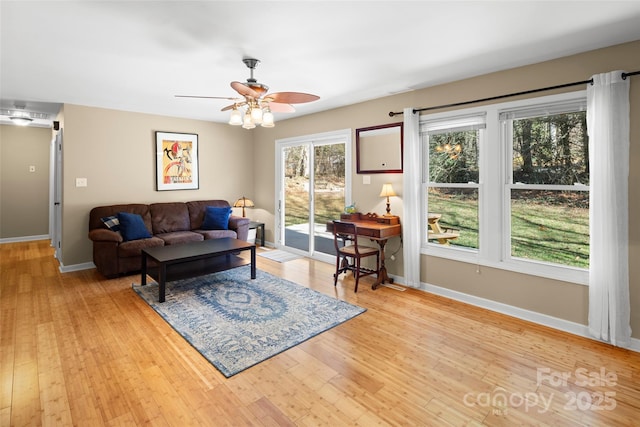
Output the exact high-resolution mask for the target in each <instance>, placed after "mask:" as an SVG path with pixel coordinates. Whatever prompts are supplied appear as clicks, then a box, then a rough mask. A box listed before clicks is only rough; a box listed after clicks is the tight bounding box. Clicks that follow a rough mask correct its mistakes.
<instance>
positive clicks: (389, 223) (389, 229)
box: [327, 213, 402, 289]
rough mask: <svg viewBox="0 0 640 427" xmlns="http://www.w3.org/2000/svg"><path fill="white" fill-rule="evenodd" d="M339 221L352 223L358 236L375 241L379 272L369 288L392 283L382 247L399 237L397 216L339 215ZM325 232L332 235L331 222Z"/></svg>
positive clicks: (399, 227)
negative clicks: (378, 254) (378, 249)
mask: <svg viewBox="0 0 640 427" xmlns="http://www.w3.org/2000/svg"><path fill="white" fill-rule="evenodd" d="M340 220H341V221H345V222H352V223H354V224H355V225H356V233H357V235H358V236H361V237H366V238H369V239H370V240H373V241H375V242H376V243H377V244H378V246H379V247H380V270H379V271H378V278H377V279H376V282H375V283H374V284H373V286H372V287H371V288H372V289H377V288H378V286H380V285H382V284H384V283H385V282H389V283H393V279H392V278H390V277H389V275H388V274H387V267H386V266H385V261H384V260H385V256H384V247H385V245H386V244H387V240H389V239H390V238H392V237H396V236H398V237H399V236H400V235H401V233H402V227H401V226H400V219H399V218H398V217H397V216H388V217H387V216H378V215H376V214H361V213H354V214H343V215H340ZM327 231H329V232H331V233H333V223H332V222H329V223H327Z"/></svg>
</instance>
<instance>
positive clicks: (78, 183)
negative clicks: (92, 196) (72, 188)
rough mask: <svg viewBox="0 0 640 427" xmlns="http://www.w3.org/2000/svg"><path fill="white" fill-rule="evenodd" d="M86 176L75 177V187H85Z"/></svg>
mask: <svg viewBox="0 0 640 427" xmlns="http://www.w3.org/2000/svg"><path fill="white" fill-rule="evenodd" d="M86 186H87V178H76V187H86Z"/></svg>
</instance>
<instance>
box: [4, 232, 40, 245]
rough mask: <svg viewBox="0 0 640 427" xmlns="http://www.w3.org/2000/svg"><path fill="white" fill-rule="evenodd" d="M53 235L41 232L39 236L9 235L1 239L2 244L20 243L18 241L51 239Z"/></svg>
mask: <svg viewBox="0 0 640 427" xmlns="http://www.w3.org/2000/svg"><path fill="white" fill-rule="evenodd" d="M50 238H51V237H50V236H49V235H48V234H41V235H39V236H20V237H7V238H4V239H0V244H3V243H18V242H33V241H35V240H49V239H50Z"/></svg>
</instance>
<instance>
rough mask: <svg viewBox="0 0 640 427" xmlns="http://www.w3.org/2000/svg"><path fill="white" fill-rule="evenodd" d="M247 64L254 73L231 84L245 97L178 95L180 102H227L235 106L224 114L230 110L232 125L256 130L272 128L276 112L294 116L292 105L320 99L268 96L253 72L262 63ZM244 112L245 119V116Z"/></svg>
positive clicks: (303, 95) (250, 61) (306, 95)
mask: <svg viewBox="0 0 640 427" xmlns="http://www.w3.org/2000/svg"><path fill="white" fill-rule="evenodd" d="M242 62H244V64H245V65H246V66H247V68H249V69H250V70H251V75H250V77H249V78H248V79H247V81H246V82H244V83H242V82H238V81H233V82H231V87H232V88H233V90H235V91H236V92H238V94H240V95H241V96H242V97H240V98H239V97H235V98H232V97H226V96H198V95H176V97H178V98H206V99H228V100H230V101H233V104H231V105H227V106H226V107H224V108H222V110H221V111H228V110H231V117H230V118H229V124H230V125H238V126H239V125H242V127H243V128H245V129H253V128H254V127H256V125H257V124H259V125H261V126H263V127H273V126H275V125H274V122H273V112H278V113H292V112H294V111H295V108H294V107H293V105H291V104H303V103H305V102H311V101H316V100H318V99H320V97H319V96H317V95H311V94H309V93H302V92H276V93H269V94H268V93H267V92H268V91H269V87H268V86H266V85H264V84H262V83H258V80H256V79H255V78H254V77H253V70H255V68H256V65H258V63H259V62H260V61H259V60H257V59H255V58H244V59H243V60H242ZM242 111H244V117H243V116H242Z"/></svg>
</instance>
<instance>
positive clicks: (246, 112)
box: [229, 100, 275, 129]
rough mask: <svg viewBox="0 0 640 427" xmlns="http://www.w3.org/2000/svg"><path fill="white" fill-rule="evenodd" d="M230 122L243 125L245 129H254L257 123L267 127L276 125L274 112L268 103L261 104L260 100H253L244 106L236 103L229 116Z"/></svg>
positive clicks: (233, 124)
mask: <svg viewBox="0 0 640 427" xmlns="http://www.w3.org/2000/svg"><path fill="white" fill-rule="evenodd" d="M229 124H230V125H232V126H242V127H243V128H245V129H253V128H255V127H256V125H260V126H262V127H265V128H272V127H274V126H275V123H274V119H273V113H272V112H271V109H270V108H269V105H268V104H266V103H265V104H264V105H260V102H259V101H255V100H252V101H251V102H248V103H247V105H246V107H245V108H243V107H242V106H240V108H239V106H238V105H237V104H235V105H234V106H233V109H232V110H231V116H229Z"/></svg>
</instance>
